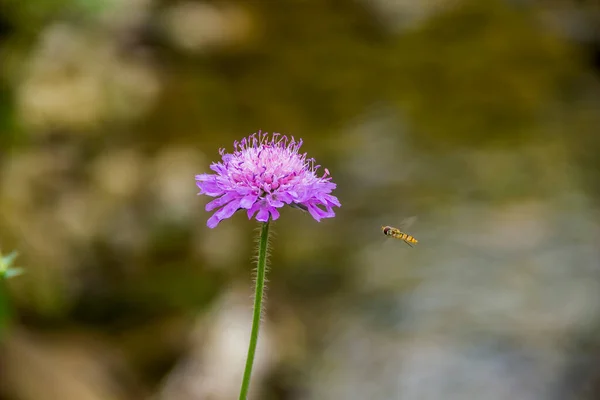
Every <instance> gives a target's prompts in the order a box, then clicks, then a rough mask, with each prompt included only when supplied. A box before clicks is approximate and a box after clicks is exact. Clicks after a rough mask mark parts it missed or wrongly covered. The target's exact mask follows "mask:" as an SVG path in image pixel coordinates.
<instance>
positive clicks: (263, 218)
mask: <svg viewBox="0 0 600 400" xmlns="http://www.w3.org/2000/svg"><path fill="white" fill-rule="evenodd" d="M256 220H257V221H260V222H267V221H268V220H269V207H268V206H267V205H264V206H263V207H261V208H260V210H258V214H256Z"/></svg>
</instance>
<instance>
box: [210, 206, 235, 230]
mask: <svg viewBox="0 0 600 400" xmlns="http://www.w3.org/2000/svg"><path fill="white" fill-rule="evenodd" d="M240 201H241V200H240V199H235V200H233V201H231V202H230V203H228V204H227V205H226V206H225V207H223V208H221V209H220V210H219V211H217V212H216V213H214V214H213V215H212V217H210V218H209V219H208V221H207V222H206V225H207V226H208V227H209V228H211V229H212V228H214V227H216V226H217V225H218V224H219V222H221V221H223V220H224V219H227V218H229V217H231V216H232V215H233V214H235V212H236V211H237V210H238V208H239V206H240Z"/></svg>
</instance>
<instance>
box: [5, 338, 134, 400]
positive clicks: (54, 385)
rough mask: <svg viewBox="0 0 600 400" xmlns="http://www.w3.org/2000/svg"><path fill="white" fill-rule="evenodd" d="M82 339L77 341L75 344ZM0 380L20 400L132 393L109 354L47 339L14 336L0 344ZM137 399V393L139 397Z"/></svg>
mask: <svg viewBox="0 0 600 400" xmlns="http://www.w3.org/2000/svg"><path fill="white" fill-rule="evenodd" d="M80 339H81V338H80ZM2 355H3V357H2V362H3V364H4V365H8V366H10V368H3V373H2V375H3V376H2V378H3V379H4V380H5V385H6V387H7V391H8V392H9V393H10V394H11V395H12V396H14V398H18V399H22V400H36V399H48V400H54V399H56V400H75V399H77V400H119V399H123V400H124V399H129V398H132V397H130V396H131V395H132V394H133V393H134V392H131V391H128V390H126V389H124V387H129V389H132V387H133V386H132V382H131V381H128V380H129V379H130V378H131V377H129V376H127V373H126V372H125V371H126V368H125V367H124V364H123V363H122V361H121V360H119V358H118V357H117V356H116V353H115V352H114V351H111V350H110V349H108V348H106V347H105V346H103V345H101V344H100V343H98V342H94V341H92V340H90V339H86V340H78V339H77V338H76V337H70V338H67V337H65V338H63V339H51V338H42V337H36V336H35V335H32V334H30V333H27V332H25V331H20V330H17V331H15V332H13V334H12V335H11V336H10V337H9V339H8V340H7V341H6V342H5V343H3V354H2ZM138 394H139V393H138Z"/></svg>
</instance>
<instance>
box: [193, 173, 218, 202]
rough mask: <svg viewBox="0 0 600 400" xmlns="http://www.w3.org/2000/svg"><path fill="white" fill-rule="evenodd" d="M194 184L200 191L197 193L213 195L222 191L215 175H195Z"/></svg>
mask: <svg viewBox="0 0 600 400" xmlns="http://www.w3.org/2000/svg"><path fill="white" fill-rule="evenodd" d="M196 186H198V188H199V189H200V193H198V194H205V195H207V196H211V197H215V196H219V195H221V194H223V193H224V192H223V189H221V188H220V187H219V184H218V182H217V176H216V175H209V174H202V175H196Z"/></svg>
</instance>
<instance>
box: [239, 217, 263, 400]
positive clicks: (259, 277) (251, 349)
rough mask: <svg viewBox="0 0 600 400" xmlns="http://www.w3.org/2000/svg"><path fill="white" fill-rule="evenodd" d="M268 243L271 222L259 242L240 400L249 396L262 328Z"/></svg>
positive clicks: (261, 232)
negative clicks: (251, 314)
mask: <svg viewBox="0 0 600 400" xmlns="http://www.w3.org/2000/svg"><path fill="white" fill-rule="evenodd" d="M268 243H269V221H267V222H265V223H263V224H262V228H261V230H260V239H259V242H258V265H257V267H256V289H255V292H254V313H253V316H252V332H251V333H250V345H249V346H248V357H247V358H246V368H245V369H244V378H243V379H242V387H241V389H240V397H239V400H246V397H247V396H248V388H249V387H250V376H251V375H252V365H253V364H254V355H255V354H256V344H257V343H258V329H259V327H260V316H261V312H262V300H263V293H264V291H265V274H266V270H267V247H268Z"/></svg>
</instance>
